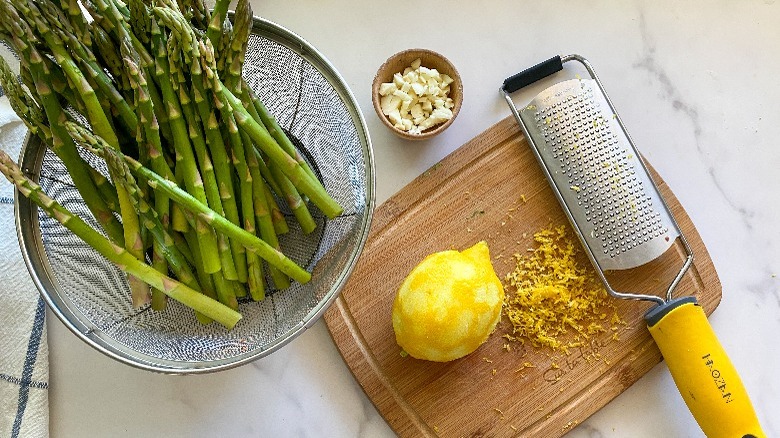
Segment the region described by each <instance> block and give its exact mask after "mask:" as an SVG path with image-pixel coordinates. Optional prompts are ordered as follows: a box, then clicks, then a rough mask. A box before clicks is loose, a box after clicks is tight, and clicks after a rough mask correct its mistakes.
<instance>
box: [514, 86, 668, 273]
mask: <svg viewBox="0 0 780 438" xmlns="http://www.w3.org/2000/svg"><path fill="white" fill-rule="evenodd" d="M521 117H522V118H523V120H525V121H526V126H527V127H528V130H529V134H530V135H531V136H532V137H533V139H534V141H535V143H536V144H537V148H538V152H539V155H540V157H541V158H542V159H543V161H544V162H545V163H546V166H547V168H548V169H550V171H551V172H552V174H551V175H550V176H551V178H552V181H553V182H554V183H555V185H556V186H557V188H558V191H559V192H560V194H561V197H562V198H563V200H564V201H565V202H566V205H567V206H568V208H569V211H570V212H571V213H572V216H573V218H574V219H575V220H576V221H577V224H578V225H579V227H580V229H581V230H583V232H584V233H585V236H584V238H585V241H586V243H587V244H588V246H589V247H590V248H591V250H592V251H593V253H594V255H595V257H596V259H597V260H598V261H599V264H600V265H601V267H602V269H628V268H632V267H636V266H639V265H642V264H645V263H647V262H649V261H650V260H653V259H655V258H656V257H658V256H659V255H661V254H662V253H663V252H664V251H666V249H667V248H669V246H671V244H672V242H673V240H674V239H675V238H676V237H677V236H678V234H679V233H678V231H677V230H676V227H675V226H674V224H673V220H672V218H671V217H670V216H669V214H668V213H667V212H666V211H665V210H664V209H663V204H662V201H661V199H660V195H659V194H658V193H657V191H656V190H655V188H654V185H653V184H652V182H651V180H650V176H649V175H648V174H647V173H646V172H645V171H644V169H643V167H642V164H641V162H640V161H639V160H640V157H639V156H637V155H636V154H635V153H634V151H633V149H632V148H631V146H630V142H629V139H628V137H627V135H626V134H625V132H624V131H623V130H622V129H621V127H620V124H619V123H618V121H617V116H616V115H615V114H613V113H612V111H611V110H610V106H609V104H608V102H607V100H606V97H605V96H604V94H603V93H601V91H600V90H599V88H598V86H597V84H596V82H595V81H594V80H592V79H571V80H568V81H563V82H559V83H557V84H555V85H553V86H551V87H549V88H547V89H546V90H544V91H542V92H541V93H539V95H537V96H536V97H535V98H534V99H533V100H532V101H531V103H530V104H529V105H527V106H526V107H525V108H524V109H523V110H522V111H521Z"/></svg>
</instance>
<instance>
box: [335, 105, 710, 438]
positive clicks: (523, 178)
mask: <svg viewBox="0 0 780 438" xmlns="http://www.w3.org/2000/svg"><path fill="white" fill-rule="evenodd" d="M653 177H654V178H655V179H656V181H658V182H659V183H660V184H659V186H660V189H661V192H662V193H663V195H664V196H665V198H666V200H667V202H668V203H669V204H670V207H671V209H672V212H673V214H674V216H675V217H676V219H677V221H678V222H679V223H680V226H681V228H682V230H683V233H684V234H685V236H686V238H687V239H688V241H689V243H690V245H691V246H692V248H693V251H694V254H695V256H696V259H695V264H694V266H693V267H692V268H691V269H690V270H689V271H688V272H687V274H686V275H685V277H684V278H683V280H682V282H681V284H680V285H679V286H678V288H677V290H676V291H675V296H682V295H691V294H695V295H696V296H697V297H698V299H699V302H700V303H701V304H702V306H703V307H704V310H705V311H706V312H707V313H708V314H709V313H711V312H712V311H713V310H714V309H715V307H716V306H717V305H718V303H719V302H720V298H721V285H720V281H719V280H718V276H717V274H716V272H715V268H714V266H713V264H712V260H711V259H710V256H709V254H708V253H707V250H706V248H705V247H704V244H703V243H702V241H701V237H700V236H699V234H698V233H697V232H696V229H695V228H694V226H693V224H692V223H691V221H690V218H689V217H688V216H687V214H686V213H685V211H684V210H683V209H682V207H681V206H680V204H679V202H678V201H677V199H676V198H675V197H674V195H673V194H672V193H671V192H670V190H669V188H668V187H667V186H666V185H665V184H664V183H663V182H662V181H661V180H660V179H659V177H658V175H657V174H655V173H654V172H653ZM564 224H566V225H567V226H568V223H567V221H566V218H565V216H564V215H563V212H562V210H561V208H560V206H559V205H558V203H557V201H556V200H555V198H554V196H553V193H552V190H551V189H550V188H549V186H548V183H547V181H546V180H545V178H544V176H543V175H542V172H541V170H540V168H539V165H538V164H537V162H536V160H535V158H534V157H533V155H532V153H531V151H530V148H529V146H528V144H527V142H526V140H525V138H524V137H523V135H522V134H521V132H520V129H519V127H518V125H517V123H516V122H515V121H514V119H512V118H507V119H505V120H503V121H501V122H499V123H498V124H496V125H495V126H493V127H491V128H490V129H488V130H487V131H485V132H483V133H482V134H480V135H479V136H477V137H476V138H474V139H473V140H471V141H469V142H468V143H466V144H465V145H463V146H462V147H460V148H459V149H458V150H456V151H455V152H453V153H452V154H451V155H449V156H448V157H446V158H444V159H443V160H442V161H441V162H440V163H438V164H436V165H434V166H433V167H431V168H430V169H429V170H428V171H426V172H425V173H423V174H422V175H421V176H419V177H418V178H417V179H415V180H414V181H412V182H411V183H410V184H409V185H408V186H406V187H405V188H403V189H402V190H401V191H400V192H398V193H397V194H395V195H394V196H392V197H391V198H390V199H388V200H387V201H386V202H385V203H384V204H382V205H381V206H380V207H378V208H377V210H376V212H375V214H374V220H373V223H372V227H371V233H370V236H369V239H368V241H367V243H366V246H365V249H364V251H363V254H362V256H361V257H360V260H359V261H358V264H357V266H356V267H355V271H354V272H353V273H352V275H351V277H350V280H349V282H348V283H347V285H346V287H345V288H344V290H343V291H342V292H341V295H340V297H339V298H338V299H337V300H336V302H335V303H334V305H333V306H332V307H331V308H330V309H329V310H328V312H327V313H326V314H325V321H326V323H327V325H328V328H329V330H330V333H331V335H332V337H333V339H334V341H335V343H336V345H337V347H338V349H339V350H340V352H341V355H342V356H343V358H344V360H345V361H346V363H347V365H348V366H349V367H350V369H351V371H352V373H353V374H354V376H355V378H356V379H357V380H358V382H360V385H361V386H362V387H363V389H364V391H365V392H366V394H367V395H368V397H369V398H370V399H371V400H372V401H373V403H374V404H375V405H376V407H377V409H378V410H379V412H380V413H381V414H382V416H383V417H384V418H385V419H386V420H387V422H388V423H389V424H390V426H391V427H392V428H393V429H394V430H395V431H396V432H397V433H398V434H399V435H400V436H409V437H411V436H434V435H439V436H445V437H461V436H470V437H481V436H529V437H557V436H561V435H563V434H565V433H566V432H568V431H569V430H571V429H573V428H574V427H576V425H577V424H579V423H581V422H582V421H583V420H585V419H586V418H587V417H588V416H590V415H591V414H593V413H594V412H596V411H597V410H598V409H599V408H601V407H602V406H604V405H605V404H607V403H608V402H609V401H610V400H612V399H613V398H615V397H616V396H617V395H618V394H620V393H621V392H623V391H624V390H625V389H626V388H628V387H629V386H631V385H632V384H633V383H634V382H636V381H637V380H638V379H639V378H640V377H641V376H642V375H644V374H645V373H646V372H648V371H649V370H650V369H651V368H652V367H653V366H654V365H656V364H657V363H658V362H659V361H660V360H661V355H660V353H659V351H658V349H657V348H656V346H655V343H654V342H653V340H652V338H651V337H650V335H649V333H648V331H647V329H646V327H645V324H644V320H643V315H644V313H645V312H646V311H647V310H648V309H649V308H650V306H651V304H649V303H644V302H638V301H624V300H616V301H615V302H616V304H617V308H618V314H619V315H620V316H621V317H622V318H623V319H624V320H625V321H626V322H627V325H626V326H621V327H620V328H619V331H618V333H617V336H613V332H612V331H610V330H608V333H605V334H603V335H602V336H597V337H595V338H593V339H592V340H591V342H590V344H589V345H588V346H587V347H582V348H580V349H579V350H577V351H572V352H571V353H570V354H569V355H565V354H562V353H554V352H552V351H551V350H548V349H542V348H535V347H531V346H525V347H524V346H522V345H520V344H518V343H512V344H510V349H509V350H508V351H507V350H506V349H505V348H504V344H505V343H506V340H505V339H504V338H502V336H501V335H503V334H505V333H507V332H508V330H509V327H510V325H509V323H508V322H507V321H506V320H502V321H501V323H499V326H498V327H497V328H496V331H495V332H494V333H493V335H492V336H491V337H490V338H489V339H488V341H487V342H486V343H485V344H484V345H482V346H481V347H480V348H479V349H478V350H477V351H475V352H474V353H472V354H471V355H469V356H467V357H465V358H462V359H459V360H456V361H453V362H449V363H434V362H427V361H422V360H417V359H413V358H411V357H403V356H402V355H401V354H400V353H401V351H400V348H399V347H398V345H397V344H396V342H395V335H394V333H393V327H392V322H391V309H392V302H393V299H394V297H395V293H396V291H397V289H398V287H399V286H400V284H401V282H402V281H403V279H404V277H405V276H406V274H408V273H409V271H410V270H411V269H412V268H413V267H414V266H415V265H416V264H417V263H419V262H420V261H421V260H422V259H423V258H424V257H425V256H426V255H428V254H430V253H432V252H435V251H441V250H445V249H451V248H455V249H465V248H466V247H468V246H471V245H472V244H474V243H476V242H477V241H479V240H485V241H487V243H488V245H489V247H490V250H491V256H492V259H493V266H494V268H495V270H496V273H497V274H498V275H499V277H500V278H503V277H504V276H505V275H506V274H507V273H508V272H510V271H511V270H512V269H513V268H514V261H513V260H512V257H511V256H512V254H514V253H521V254H522V253H525V252H526V250H527V249H528V248H531V247H533V240H532V236H533V234H534V233H535V232H536V231H538V230H540V229H542V228H545V227H547V226H549V225H564ZM571 235H572V236H573V234H571ZM572 238H574V237H572ZM682 254H683V252H682V250H681V248H679V245H675V246H673V247H672V248H671V249H670V250H669V251H667V253H666V254H664V255H663V256H662V257H660V258H659V259H657V260H655V261H653V262H651V263H649V264H647V265H645V266H643V267H641V268H637V269H634V270H631V271H624V272H622V273H621V276H620V277H619V278H616V279H614V281H615V282H616V286H617V288H618V290H630V291H635V292H653V291H654V292H655V293H656V294H662V293H663V291H665V290H666V285H668V284H669V282H670V281H671V278H673V277H674V275H675V274H676V273H677V272H678V270H679V268H680V266H681V263H682ZM580 262H581V263H583V265H587V266H590V265H589V264H588V262H587V259H586V258H585V257H584V256H583V257H582V259H581V260H580ZM524 363H528V364H530V365H533V368H524V367H523V364H524ZM669 396H670V397H677V396H678V395H676V394H670V395H669Z"/></svg>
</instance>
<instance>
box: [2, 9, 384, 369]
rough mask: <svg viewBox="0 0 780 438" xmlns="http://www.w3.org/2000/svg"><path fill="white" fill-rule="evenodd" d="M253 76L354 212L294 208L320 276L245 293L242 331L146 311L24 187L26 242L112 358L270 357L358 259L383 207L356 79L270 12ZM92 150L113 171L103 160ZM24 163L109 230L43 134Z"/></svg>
mask: <svg viewBox="0 0 780 438" xmlns="http://www.w3.org/2000/svg"><path fill="white" fill-rule="evenodd" d="M244 77H245V78H246V80H247V83H248V84H249V85H250V86H251V87H252V88H253V89H254V91H255V92H256V93H257V94H258V96H260V97H261V98H262V99H263V101H264V103H265V104H266V106H267V107H268V109H269V110H270V111H271V113H272V114H274V115H275V117H276V118H277V120H278V121H279V124H280V125H281V126H282V127H283V128H284V129H285V130H286V131H287V132H288V134H289V135H290V137H291V139H292V140H293V142H294V143H296V144H297V146H298V147H299V149H300V151H301V153H302V155H303V156H304V158H305V159H307V160H308V161H309V164H310V165H311V167H312V169H313V170H314V172H315V173H316V174H317V176H318V177H319V178H320V180H321V181H322V182H323V183H324V186H325V189H326V190H327V191H328V193H329V194H330V195H331V196H332V197H333V198H334V199H335V200H336V201H338V203H339V204H341V205H342V206H343V207H344V212H343V214H341V215H340V216H338V217H336V218H335V219H332V220H329V219H327V218H326V217H325V216H324V215H323V214H321V213H320V212H319V211H318V210H317V209H316V208H314V207H313V208H312V215H313V216H314V219H315V221H316V223H317V225H318V226H317V229H316V230H315V231H314V232H313V233H311V234H309V235H305V234H303V233H302V232H301V229H300V228H299V226H298V224H297V222H296V221H295V220H294V218H293V215H292V214H291V212H289V211H284V213H285V214H286V215H287V216H289V218H290V220H288V224H289V225H290V231H289V233H287V234H284V235H282V236H280V244H281V247H282V251H283V252H284V253H285V254H287V255H288V256H289V257H290V258H291V259H292V260H294V261H295V262H297V263H298V264H299V265H301V266H303V267H304V268H306V269H307V270H309V271H310V272H312V280H311V282H309V283H307V284H305V285H301V284H298V283H295V282H294V283H293V284H292V286H291V287H290V288H288V289H284V290H274V289H270V290H267V291H266V295H267V296H266V299H265V300H263V301H260V302H253V301H250V300H245V301H240V302H239V310H240V312H241V313H242V315H243V319H242V320H241V321H240V322H239V324H238V325H236V327H235V328H234V329H233V330H231V331H227V330H225V329H224V328H222V327H221V326H219V325H218V324H215V323H212V324H209V325H207V326H204V325H201V324H200V323H199V322H198V321H197V320H196V319H195V316H194V312H192V310H190V309H188V308H186V307H184V306H183V305H181V304H179V303H178V302H176V301H173V300H169V301H168V308H167V309H166V310H164V311H162V312H156V311H153V310H151V309H150V308H148V307H146V308H141V309H134V308H133V307H132V305H131V300H130V291H129V288H128V285H127V281H126V276H125V274H124V273H123V272H121V271H120V270H119V269H118V268H117V267H116V266H114V265H113V264H112V263H110V262H109V261H107V260H106V259H105V258H103V257H102V256H101V255H99V254H98V253H97V252H96V251H94V250H92V249H91V248H90V247H89V246H87V245H86V244H85V243H84V242H82V241H81V240H80V239H79V238H77V237H76V236H74V235H73V234H71V233H70V232H69V231H68V230H67V229H65V227H63V226H62V225H60V224H59V223H58V222H57V221H55V220H53V219H51V218H49V217H48V216H46V215H45V213H43V212H42V211H39V210H38V209H37V208H36V207H35V205H34V204H32V203H31V202H29V201H28V200H27V199H26V198H24V197H20V196H18V195H17V202H16V215H17V232H18V236H19V242H20V245H21V247H22V253H23V254H24V257H25V260H26V262H27V266H28V268H29V270H30V273H31V275H32V277H33V280H34V281H35V283H36V285H37V286H38V289H39V290H40V292H41V294H42V295H43V297H44V299H45V300H46V302H47V303H48V305H49V307H50V308H51V310H52V311H53V312H54V313H55V314H56V315H57V316H58V317H59V318H60V319H61V320H62V322H63V323H64V324H65V325H66V326H67V327H68V328H69V329H70V330H72V331H73V332H74V333H75V334H76V335H77V336H79V337H80V338H81V339H83V340H84V341H85V342H87V343H88V344H89V345H91V346H93V347H94V348H96V349H98V350H99V351H101V352H103V353H105V354H107V355H108V356H110V357H113V358H115V359H117V360H119V361H122V362H124V363H127V364H130V365H133V366H136V367H139V368H144V369H148V370H154V371H161V372H167V373H201V372H210V371H216V370H221V369H226V368H231V367H234V366H237V365H240V364H243V363H246V362H248V361H251V360H253V359H256V358H259V357H262V356H265V355H267V354H270V353H271V352H273V351H275V350H277V349H279V348H280V347H282V346H283V345H285V344H286V343H287V342H289V341H291V340H292V339H293V338H295V337H296V336H297V335H299V334H300V333H301V332H303V330H304V329H306V328H308V327H310V326H311V325H312V324H314V322H316V321H317V320H318V319H319V317H320V316H321V315H322V314H323V313H324V312H325V310H326V309H327V308H328V306H329V305H330V304H331V303H332V302H333V300H334V299H335V298H336V296H337V295H338V293H339V291H340V290H341V288H342V286H343V285H344V283H345V281H346V279H347V277H348V275H349V273H350V272H351V270H352V268H353V266H354V264H355V262H356V261H357V258H358V255H359V254H360V252H361V250H362V248H363V244H364V243H365V240H366V237H367V235H368V229H369V224H370V221H371V215H372V211H373V206H374V169H373V161H372V153H371V144H370V140H369V136H368V132H367V128H366V126H365V122H364V120H363V117H362V115H361V113H360V110H359V108H358V106H357V103H356V102H355V99H354V97H353V96H352V94H351V92H350V91H349V89H348V87H347V85H346V84H345V82H344V80H343V79H342V78H341V77H340V75H339V74H338V73H337V72H336V70H335V69H334V68H333V66H332V65H331V64H330V63H329V62H328V61H327V60H326V59H325V58H324V57H323V56H322V55H321V54H320V53H319V52H318V51H317V50H316V49H315V48H314V47H312V46H311V45H310V44H308V43H307V42H305V41H304V40H302V39H301V38H300V37H299V36H297V35H295V34H293V33H292V32H290V31H288V30H286V29H284V28H282V27H280V26H278V25H276V24H274V23H271V22H269V21H266V20H263V19H259V18H255V21H254V28H253V32H252V35H251V37H250V39H249V44H248V49H247V55H246V63H245V66H244ZM83 156H84V157H85V159H86V160H87V161H88V162H89V163H90V164H92V165H93V166H94V167H95V168H97V169H98V170H100V171H102V172H103V173H104V174H105V175H108V171H107V168H106V166H105V163H104V162H103V161H102V160H101V159H100V158H98V157H96V156H94V155H91V154H90V153H89V152H86V151H83ZM20 164H21V165H22V169H23V170H24V171H25V172H26V173H27V174H28V175H29V176H31V177H32V178H33V179H37V180H38V181H39V183H40V185H41V186H42V187H43V189H44V191H45V192H47V193H48V194H49V195H50V196H51V197H52V198H54V199H55V200H57V201H58V202H60V203H61V204H62V205H63V206H65V208H67V209H68V210H70V211H72V212H74V213H76V214H77V215H79V216H80V217H81V218H82V219H84V220H85V221H87V222H88V223H89V224H90V225H92V226H93V227H95V228H96V229H100V228H99V226H98V225H97V222H96V221H95V220H94V218H93V217H92V216H91V214H90V213H89V210H88V209H87V207H86V205H85V204H84V202H83V201H82V199H81V196H80V195H79V192H78V191H77V190H76V189H75V187H74V186H73V184H72V181H71V179H70V176H69V175H68V173H67V171H66V170H65V166H64V165H63V164H62V163H61V162H60V160H59V159H58V158H57V157H56V155H54V153H52V152H51V151H48V150H46V148H45V146H44V145H43V144H42V143H41V142H40V141H39V140H38V139H37V137H33V136H29V138H28V140H27V142H26V144H25V145H24V149H23V150H22V156H21V159H20ZM283 204H284V203H281V204H280V205H283ZM266 272H267V270H266ZM272 284H273V283H271V282H269V286H270V285H272Z"/></svg>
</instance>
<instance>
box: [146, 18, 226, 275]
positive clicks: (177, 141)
mask: <svg viewBox="0 0 780 438" xmlns="http://www.w3.org/2000/svg"><path fill="white" fill-rule="evenodd" d="M152 45H153V47H154V51H155V57H156V59H157V62H156V64H155V65H156V70H155V75H156V78H157V82H158V84H159V85H160V91H161V92H162V96H163V99H164V101H165V102H166V104H167V113H168V121H169V123H170V126H171V131H172V135H173V138H174V142H173V146H174V149H175V150H176V167H177V169H179V168H181V172H182V178H183V179H184V182H185V184H184V185H185V187H186V188H187V191H188V192H189V193H191V194H192V196H193V197H194V198H195V199H197V200H198V202H200V203H203V204H206V203H207V202H208V200H207V199H206V191H205V189H204V187H203V180H202V179H201V175H200V172H199V171H198V168H197V166H196V164H195V155H194V154H193V151H192V145H191V144H190V138H189V134H188V130H187V125H186V123H185V121H184V119H183V117H182V108H181V105H180V103H179V98H178V97H177V96H176V94H175V93H174V90H173V85H172V83H171V78H170V72H169V66H168V60H167V56H168V54H167V51H166V47H165V45H166V43H165V41H164V37H163V35H162V32H161V30H160V28H159V27H158V25H157V23H156V21H154V20H153V21H152ZM161 110H163V111H164V110H165V109H161ZM196 225H197V226H196V231H197V235H198V246H199V248H200V251H201V259H202V260H203V267H204V269H205V271H206V272H207V273H209V274H214V273H216V272H219V271H220V270H221V269H222V266H221V263H220V259H219V256H218V254H219V249H218V247H217V237H216V235H215V234H214V231H213V230H210V229H209V228H208V227H206V226H203V224H201V222H200V221H197V223H196Z"/></svg>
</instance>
